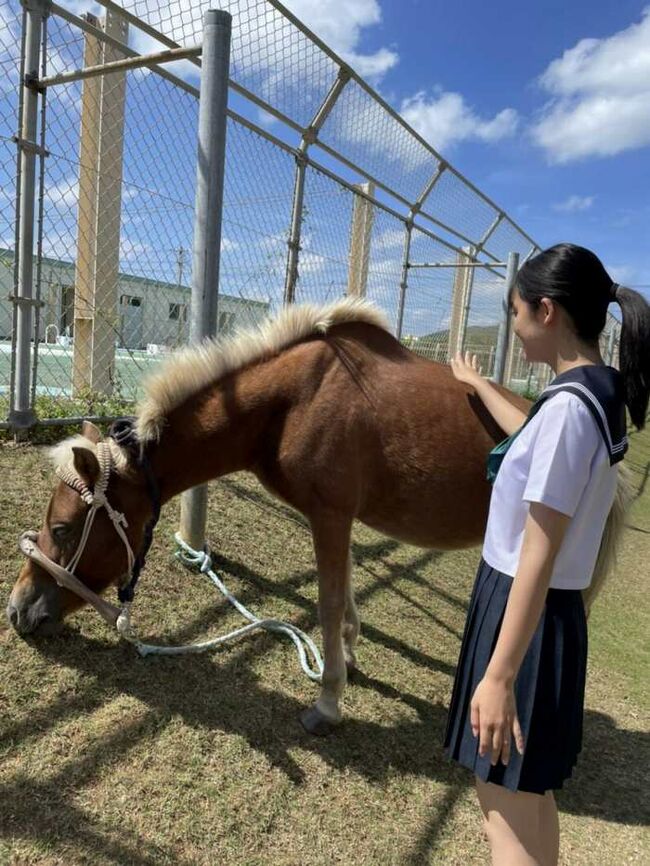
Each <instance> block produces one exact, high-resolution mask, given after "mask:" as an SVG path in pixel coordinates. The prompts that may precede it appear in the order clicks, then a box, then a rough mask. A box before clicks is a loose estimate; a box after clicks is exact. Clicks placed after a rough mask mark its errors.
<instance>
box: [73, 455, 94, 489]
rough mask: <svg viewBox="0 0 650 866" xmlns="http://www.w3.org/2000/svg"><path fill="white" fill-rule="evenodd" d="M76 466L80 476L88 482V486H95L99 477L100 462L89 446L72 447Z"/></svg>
mask: <svg viewBox="0 0 650 866" xmlns="http://www.w3.org/2000/svg"><path fill="white" fill-rule="evenodd" d="M72 454H73V462H74V468H75V469H76V470H77V474H78V475H79V477H80V478H81V479H82V480H83V481H85V482H86V484H87V485H88V487H90V488H92V487H94V486H95V484H96V482H97V479H98V478H99V471H100V470H99V463H98V462H97V458H96V457H95V455H94V454H93V452H92V451H91V450H90V449H89V448H79V447H78V446H77V447H74V448H73V449H72Z"/></svg>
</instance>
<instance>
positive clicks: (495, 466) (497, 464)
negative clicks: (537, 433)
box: [487, 399, 546, 484]
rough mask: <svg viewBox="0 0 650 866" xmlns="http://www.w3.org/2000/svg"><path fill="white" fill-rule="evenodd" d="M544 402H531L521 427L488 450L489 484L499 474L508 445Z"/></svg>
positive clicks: (540, 400)
mask: <svg viewBox="0 0 650 866" xmlns="http://www.w3.org/2000/svg"><path fill="white" fill-rule="evenodd" d="M545 402H546V401H545V400H542V399H539V400H537V401H536V402H535V403H533V405H532V407H531V409H530V412H529V413H528V416H527V418H526V420H525V421H524V423H523V424H522V425H521V427H520V428H519V429H518V430H515V432H514V433H513V434H512V435H511V436H508V437H507V438H506V439H503V440H502V441H501V442H499V444H498V445H495V446H494V448H493V449H492V450H491V451H490V453H489V454H488V459H487V480H488V481H489V482H490V484H494V480H495V478H496V477H497V475H498V474H499V469H500V468H501V464H502V463H503V458H504V457H505V456H506V453H507V451H508V448H510V446H511V445H512V443H513V442H514V441H515V439H516V438H517V436H519V434H520V433H521V431H522V430H523V429H524V427H525V426H526V424H528V422H529V421H530V420H531V419H532V418H534V417H535V415H536V414H537V413H538V412H539V410H540V409H541V408H542V406H543V405H544V403H545Z"/></svg>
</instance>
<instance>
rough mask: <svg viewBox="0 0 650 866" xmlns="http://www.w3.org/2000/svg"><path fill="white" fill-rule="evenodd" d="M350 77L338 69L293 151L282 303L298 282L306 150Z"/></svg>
mask: <svg viewBox="0 0 650 866" xmlns="http://www.w3.org/2000/svg"><path fill="white" fill-rule="evenodd" d="M349 80H350V75H349V72H348V71H346V70H343V69H339V72H338V75H337V76H336V79H335V81H334V83H333V84H332V86H331V87H330V89H329V92H328V93H327V96H326V97H325V99H324V100H323V102H322V103H321V105H320V107H319V109H318V111H317V112H316V114H315V115H314V117H313V119H312V121H311V123H310V124H309V125H308V126H307V127H306V128H305V129H304V131H303V133H302V138H301V141H300V145H299V146H298V149H297V151H296V153H295V160H296V177H295V182H294V192H293V206H292V209H291V229H290V233H289V239H288V241H287V247H288V251H287V267H286V274H285V282H284V303H285V305H286V304H293V302H294V300H295V293H296V283H297V282H298V259H299V257H300V238H301V233H302V218H303V211H304V202H305V180H306V173H307V151H308V149H309V147H310V146H311V145H312V144H314V142H316V140H317V139H318V133H319V131H320V129H321V127H322V125H323V124H324V123H325V121H326V120H327V117H328V115H329V114H330V112H331V111H332V109H333V108H334V106H335V105H336V100H337V99H338V98H339V96H340V95H341V92H342V90H343V88H344V87H345V85H346V84H347V83H348V81H349Z"/></svg>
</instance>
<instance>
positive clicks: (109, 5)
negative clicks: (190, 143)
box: [97, 0, 535, 259]
mask: <svg viewBox="0 0 650 866" xmlns="http://www.w3.org/2000/svg"><path fill="white" fill-rule="evenodd" d="M97 2H98V3H99V4H100V5H101V6H104V7H105V8H106V9H110V10H112V11H114V12H115V14H118V15H122V16H123V17H124V18H125V20H126V21H128V23H129V24H131V25H133V26H134V27H137V28H138V29H140V30H141V31H142V32H143V33H145V34H147V35H148V36H150V37H151V38H153V39H155V40H156V41H158V42H160V43H161V44H163V45H167V46H168V47H169V48H178V47H180V46H179V43H177V42H175V41H174V40H173V39H170V38H169V37H168V36H165V35H164V34H163V33H161V32H160V31H158V30H156V29H155V28H154V27H152V26H151V25H149V24H147V23H146V22H144V21H142V20H141V19H139V18H137V16H135V15H134V14H133V13H131V12H128V11H126V10H124V9H122V7H121V6H119V5H118V4H117V3H115V2H113V0H97ZM266 2H268V3H269V4H270V5H271V6H273V7H274V8H275V9H276V10H277V11H278V12H280V13H281V14H282V15H283V16H284V17H285V18H287V19H288V20H289V21H290V22H291V23H292V24H293V25H294V26H295V27H296V28H297V29H298V30H299V31H300V32H301V33H303V35H305V36H306V37H307V38H308V39H310V40H311V41H312V42H313V43H314V44H315V45H316V46H317V47H318V48H320V50H321V51H323V52H324V53H325V54H327V56H328V57H329V58H330V59H331V60H332V61H333V62H334V63H335V64H336V65H337V66H338V68H339V71H344V74H345V75H346V76H349V80H351V81H354V82H355V83H356V84H358V85H359V86H360V87H361V88H362V89H363V90H364V91H365V92H366V93H367V94H368V95H369V96H370V97H371V98H372V99H373V100H375V101H376V102H377V103H378V104H379V105H380V106H381V107H382V109H383V110H384V111H386V112H387V113H388V114H389V115H390V116H391V117H392V118H393V120H395V121H397V122H398V123H399V124H400V126H402V128H403V129H405V130H406V131H407V132H408V133H409V135H411V136H412V137H413V138H415V139H416V140H417V141H418V142H419V144H420V145H421V146H422V147H424V148H426V150H427V151H428V152H429V153H430V154H431V156H432V157H433V158H434V159H435V160H436V163H437V166H440V167H441V168H440V173H442V171H446V172H449V173H451V174H453V175H454V176H455V177H457V178H458V180H459V181H460V182H461V183H462V184H463V185H464V186H466V187H467V188H468V189H469V190H471V192H472V193H474V194H475V195H476V196H478V197H479V198H480V199H481V200H482V201H483V202H484V203H485V204H486V205H488V206H489V207H491V208H492V209H493V210H494V212H495V214H497V215H498V214H500V213H502V212H503V211H502V209H501V208H500V207H498V206H497V205H496V204H495V203H494V202H493V201H492V199H490V198H489V197H488V196H486V195H485V194H484V193H482V192H481V191H480V190H479V189H478V188H477V187H476V186H474V184H472V183H471V181H469V180H467V178H465V177H464V176H463V175H461V174H460V172H458V171H457V170H456V169H455V168H453V166H451V165H450V164H449V163H448V162H447V160H445V159H444V158H443V157H442V156H441V155H440V154H439V153H438V152H437V151H436V150H435V149H434V148H433V147H431V145H430V144H428V143H427V142H426V141H425V139H424V138H422V136H421V135H419V133H417V132H416V131H415V130H414V129H412V127H410V126H409V125H408V124H407V123H406V121H405V120H404V119H403V118H402V117H401V116H400V115H399V114H398V113H397V112H396V111H395V110H394V109H393V108H392V107H391V106H390V105H389V104H388V103H387V102H385V101H384V100H383V99H382V98H381V96H379V94H377V93H376V92H375V91H374V90H373V89H372V88H371V87H370V86H369V85H368V84H367V83H366V82H365V81H364V80H363V79H362V78H361V77H360V76H359V75H358V74H357V73H356V72H355V71H354V70H353V69H352V68H351V67H349V66H348V65H347V64H346V63H345V61H344V60H343V59H342V58H341V57H339V56H338V55H337V54H336V53H335V52H334V51H332V49H330V48H328V46H327V45H325V43H324V42H322V40H320V39H319V38H318V36H316V35H315V34H314V33H312V31H311V30H309V28H308V27H306V26H305V25H304V24H303V23H302V22H301V21H300V20H299V19H298V18H296V17H295V15H293V13H291V12H290V11H289V10H288V9H286V8H285V7H284V6H283V5H282V4H281V3H279V2H277V0H266ZM189 59H190V62H192V63H195V64H196V65H197V66H200V61H199V60H198V59H197V58H196V57H191V58H189ZM230 86H231V87H232V88H233V90H235V92H237V93H239V94H240V95H241V96H243V97H245V98H246V99H248V100H249V101H251V102H252V103H253V104H255V105H256V106H257V107H259V108H262V110H264V111H266V112H267V113H269V114H270V115H271V116H272V117H275V118H276V119H277V120H280V121H281V122H282V123H284V124H285V125H287V126H288V127H289V128H291V129H292V130H294V131H295V132H298V133H299V134H300V135H301V136H303V135H304V134H305V131H306V129H309V127H307V128H304V127H301V126H300V125H299V124H297V123H296V122H295V121H294V120H292V118H290V117H288V116H287V115H285V114H284V113H283V112H281V111H278V110H277V109H276V108H274V106H272V105H269V104H268V103H267V102H265V100H263V99H261V98H260V97H258V96H256V95H255V94H253V93H252V92H251V91H249V90H247V89H246V88H245V87H242V86H241V85H239V84H237V82H236V81H234V80H233V79H232V78H231V79H230ZM314 144H315V145H316V146H317V147H320V148H321V149H322V150H324V151H325V152H326V153H328V154H329V155H330V156H332V157H334V159H336V160H338V161H339V162H340V163H342V164H343V165H345V166H346V167H348V168H350V169H352V170H353V171H355V172H357V173H358V174H359V175H360V176H361V177H363V178H364V179H365V180H366V181H369V182H370V183H374V184H375V186H376V187H377V188H378V189H382V190H384V192H386V193H388V194H389V195H391V196H392V197H393V198H395V199H396V200H397V201H399V202H400V203H402V204H403V205H405V206H406V207H407V208H409V210H410V209H411V208H413V207H414V206H415V205H417V204H418V202H417V201H416V202H415V203H414V202H412V201H409V200H408V199H407V198H405V197H404V196H403V195H401V194H400V193H399V192H397V190H394V189H392V187H390V186H388V185H387V184H385V183H383V182H382V181H380V180H379V179H378V178H377V177H375V176H373V175H372V174H371V173H370V172H368V171H366V170H365V169H362V168H361V167H360V166H358V165H356V164H355V163H353V162H352V161H351V160H349V159H347V158H346V157H345V156H343V154H341V153H339V152H338V151H337V150H336V149H335V148H332V147H330V146H329V145H327V144H326V143H324V142H323V141H321V140H319V139H316V141H315V142H314ZM436 180H437V177H436ZM430 191H431V189H429V190H428V191H427V193H426V195H425V196H424V197H422V196H421V199H422V201H421V203H420V207H419V208H418V210H419V211H420V212H421V214H422V217H423V218H425V219H427V220H429V221H430V222H432V223H433V224H434V225H437V226H438V227H439V228H441V229H443V230H444V231H446V232H449V233H450V234H451V235H453V236H454V237H457V238H458V239H459V240H461V241H462V242H463V243H465V244H470V245H471V246H478V244H479V243H480V239H479V238H471V237H469V236H467V235H465V234H463V233H462V232H460V231H459V230H457V229H454V228H452V227H451V226H448V225H447V224H445V223H444V222H442V221H441V220H439V219H438V218H437V217H435V216H434V215H433V214H430V213H428V212H427V211H426V210H424V209H423V207H422V204H423V203H424V201H425V200H426V197H427V195H428V194H429V192H430ZM505 218H506V219H508V221H509V222H510V223H511V225H512V226H513V227H514V228H515V229H516V231H517V232H518V233H519V234H520V235H522V236H523V237H525V238H526V239H527V240H529V241H530V243H531V244H533V245H534V246H535V242H534V241H533V239H532V238H531V237H530V236H529V235H528V234H526V232H525V231H524V230H523V229H522V228H521V227H520V226H518V225H517V224H516V223H515V222H514V221H513V220H511V219H510V218H509V217H505ZM458 249H460V248H458ZM483 252H484V254H485V255H486V256H488V257H489V258H494V259H496V256H494V255H493V254H492V253H490V252H489V250H483Z"/></svg>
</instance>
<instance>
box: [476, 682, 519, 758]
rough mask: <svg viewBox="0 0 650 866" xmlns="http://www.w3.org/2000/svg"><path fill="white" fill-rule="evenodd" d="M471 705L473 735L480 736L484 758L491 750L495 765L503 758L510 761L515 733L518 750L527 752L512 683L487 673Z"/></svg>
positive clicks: (480, 747) (481, 754) (480, 749)
mask: <svg viewBox="0 0 650 866" xmlns="http://www.w3.org/2000/svg"><path fill="white" fill-rule="evenodd" d="M470 708H471V716H470V719H471V725H472V734H473V735H474V736H475V737H479V749H478V752H479V755H480V756H481V757H483V756H484V755H486V754H488V753H491V757H490V762H491V764H492V766H494V765H495V764H496V763H497V761H498V760H499V758H501V761H502V763H504V764H507V763H508V761H509V760H510V746H511V739H512V736H513V735H514V738H515V745H516V747H517V751H518V752H519V754H520V755H523V753H524V738H523V735H522V733H521V728H520V726H519V719H518V718H517V706H516V703H515V693H514V689H513V687H512V686H511V685H508V684H507V683H506V682H505V681H503V680H499V679H493V678H491V677H490V676H489V675H486V676H485V677H484V678H483V679H482V680H481V682H480V683H479V684H478V686H477V687H476V691H475V692H474V696H473V697H472V703H471V705H470Z"/></svg>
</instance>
